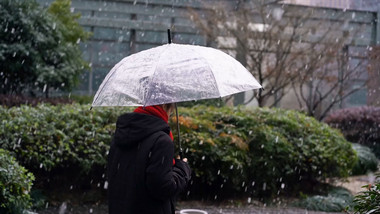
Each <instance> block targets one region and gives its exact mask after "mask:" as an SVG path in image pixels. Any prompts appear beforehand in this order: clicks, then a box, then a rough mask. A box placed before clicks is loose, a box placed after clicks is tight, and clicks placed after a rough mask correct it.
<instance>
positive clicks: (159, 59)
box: [143, 44, 171, 106]
mask: <svg viewBox="0 0 380 214" xmlns="http://www.w3.org/2000/svg"><path fill="white" fill-rule="evenodd" d="M170 45H171V44H167V48H165V49H164V50H163V51H162V53H161V54H160V56H159V58H158V62H157V64H156V66H155V67H154V70H153V74H152V78H150V81H149V84H148V86H147V88H150V86H151V84H152V82H153V78H154V74H155V73H156V71H157V67H158V65H159V63H160V61H161V56H162V55H163V54H164V52H165V51H167V50H168V48H169V47H170ZM149 92H150V91H149ZM149 92H148V93H147V97H146V99H144V104H143V106H146V104H147V103H148V99H150V97H151V96H152V93H149Z"/></svg>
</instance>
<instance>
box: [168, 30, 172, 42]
mask: <svg viewBox="0 0 380 214" xmlns="http://www.w3.org/2000/svg"><path fill="white" fill-rule="evenodd" d="M168 43H169V44H171V43H172V36H171V34H170V29H168Z"/></svg>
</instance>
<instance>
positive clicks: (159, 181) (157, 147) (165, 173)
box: [145, 135, 190, 200]
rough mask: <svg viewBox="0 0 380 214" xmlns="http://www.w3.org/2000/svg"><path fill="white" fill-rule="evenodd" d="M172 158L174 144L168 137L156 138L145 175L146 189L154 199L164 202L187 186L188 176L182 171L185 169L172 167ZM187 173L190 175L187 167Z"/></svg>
mask: <svg viewBox="0 0 380 214" xmlns="http://www.w3.org/2000/svg"><path fill="white" fill-rule="evenodd" d="M173 157H174V144H173V142H172V141H171V139H170V137H169V136H168V135H162V136H160V137H158V138H157V140H156V142H155V144H154V146H153V147H152V150H151V151H150V153H149V160H148V164H147V168H146V173H145V175H146V181H145V185H146V188H147V189H148V191H149V193H150V194H151V195H152V196H153V197H154V198H157V199H162V200H166V199H168V198H170V197H173V196H175V195H177V194H179V193H180V192H181V191H183V190H184V189H185V188H186V186H187V183H188V181H189V179H190V174H187V173H186V170H184V169H183V168H186V167H184V166H182V165H181V166H174V167H173ZM182 164H183V163H182ZM184 164H186V165H187V163H184ZM176 165H177V164H176ZM178 165H180V164H178ZM187 167H188V166H187ZM187 172H188V173H190V168H189V167H188V170H187Z"/></svg>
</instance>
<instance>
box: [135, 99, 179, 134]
mask: <svg viewBox="0 0 380 214" xmlns="http://www.w3.org/2000/svg"><path fill="white" fill-rule="evenodd" d="M134 112H136V113H141V114H148V115H153V116H156V117H159V118H161V119H163V120H164V121H165V122H166V123H168V121H169V116H168V114H167V113H166V111H165V110H164V109H163V108H162V107H161V106H146V107H141V106H140V107H138V108H136V109H135V110H134ZM169 136H170V138H171V139H172V140H173V133H172V131H170V133H169Z"/></svg>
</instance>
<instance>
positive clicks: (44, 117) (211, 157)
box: [0, 104, 357, 198]
mask: <svg viewBox="0 0 380 214" xmlns="http://www.w3.org/2000/svg"><path fill="white" fill-rule="evenodd" d="M89 109H90V106H88V105H77V104H74V105H57V106H50V105H38V106H37V107H29V106H21V107H14V108H9V109H8V108H0V115H1V116H0V117H1V118H0V121H1V124H0V147H1V148H3V149H6V150H8V151H10V152H11V153H12V155H13V156H15V157H16V158H17V160H18V161H19V162H20V163H21V164H22V165H24V166H25V167H26V168H27V169H30V170H31V171H32V172H33V173H35V175H36V185H37V186H39V185H40V183H42V184H43V185H46V183H49V182H54V179H58V178H60V179H64V178H63V177H64V176H66V177H67V178H66V180H65V182H66V183H67V185H69V186H70V188H72V187H73V186H74V188H75V187H76V186H78V187H80V185H81V184H83V183H85V184H88V185H90V184H91V185H93V186H96V187H100V188H103V187H104V183H105V179H106V175H105V174H104V173H105V169H104V167H105V163H106V157H107V152H108V148H109V143H110V141H111V136H112V134H113V132H114V129H115V121H116V118H117V116H118V115H120V114H122V113H123V112H130V111H131V110H132V109H131V108H121V107H120V108H94V109H93V110H91V111H90V110H89ZM179 110H180V115H181V116H180V124H181V136H182V138H181V139H182V145H183V146H184V151H185V156H186V157H188V159H189V160H190V164H191V167H192V169H193V171H194V176H193V177H194V180H193V185H192V186H191V188H190V190H189V192H188V195H190V197H191V195H198V194H205V192H206V191H205V190H207V193H208V194H209V195H208V196H209V197H214V198H217V197H218V196H223V195H227V194H231V193H233V192H235V193H239V194H241V193H243V192H247V194H248V193H249V194H251V195H254V196H273V195H276V194H281V193H287V194H292V193H294V194H295V193H297V191H300V190H301V191H305V189H308V188H312V187H314V184H316V183H318V182H321V181H323V180H324V179H325V178H328V177H345V176H348V175H349V174H350V171H351V169H352V166H353V164H354V163H355V161H356V159H357V155H356V153H355V152H354V150H353V149H352V147H351V144H350V143H349V142H347V141H346V140H345V139H344V137H343V136H342V135H341V134H340V133H339V132H338V131H336V130H334V129H331V128H330V127H329V126H328V125H326V124H323V123H320V122H318V121H316V120H315V119H313V118H311V117H307V116H305V115H303V114H300V113H298V112H295V111H287V110H280V109H259V108H258V109H255V110H246V109H243V108H241V109H240V108H235V109H232V108H228V107H222V108H216V107H206V106H196V107H193V108H180V109H179ZM172 125H173V124H172ZM172 127H174V126H172ZM173 131H174V132H175V130H173ZM174 136H176V135H175V133H174ZM58 175H59V176H58ZM74 175H76V177H74ZM62 176H63V177H62ZM74 178H80V180H76V179H74ZM42 179H43V180H42ZM46 181H47V182H46ZM57 182H58V181H57ZM60 182H62V181H60ZM77 182H81V184H78V183H77ZM61 186H64V185H61Z"/></svg>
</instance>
